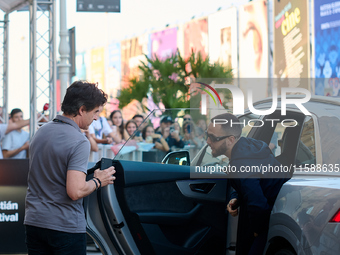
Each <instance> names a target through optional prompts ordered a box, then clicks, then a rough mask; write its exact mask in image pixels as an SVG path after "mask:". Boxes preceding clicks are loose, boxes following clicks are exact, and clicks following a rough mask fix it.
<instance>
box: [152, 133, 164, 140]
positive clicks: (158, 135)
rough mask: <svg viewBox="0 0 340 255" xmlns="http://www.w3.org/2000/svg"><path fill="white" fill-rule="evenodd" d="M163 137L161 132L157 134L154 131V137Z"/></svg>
mask: <svg viewBox="0 0 340 255" xmlns="http://www.w3.org/2000/svg"><path fill="white" fill-rule="evenodd" d="M161 137H162V135H161V134H156V133H154V134H153V135H152V138H159V139H160V138H161Z"/></svg>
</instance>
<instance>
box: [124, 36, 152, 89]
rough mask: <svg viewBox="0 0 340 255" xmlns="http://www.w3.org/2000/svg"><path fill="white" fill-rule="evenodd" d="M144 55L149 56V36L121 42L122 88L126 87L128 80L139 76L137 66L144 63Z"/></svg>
mask: <svg viewBox="0 0 340 255" xmlns="http://www.w3.org/2000/svg"><path fill="white" fill-rule="evenodd" d="M144 54H145V55H147V56H150V34H144V35H142V36H139V37H134V38H131V39H128V40H124V41H122V42H121V63H122V64H121V68H122V72H121V73H122V87H123V88H124V87H127V86H128V84H129V80H130V79H131V78H133V77H139V76H140V70H139V69H138V66H139V65H140V64H141V61H142V62H144V63H146V62H147V60H146V58H145V56H144Z"/></svg>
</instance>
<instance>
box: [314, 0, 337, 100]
mask: <svg viewBox="0 0 340 255" xmlns="http://www.w3.org/2000/svg"><path fill="white" fill-rule="evenodd" d="M339 49H340V1H334V0H314V56H315V63H314V65H315V66H314V67H315V78H316V79H315V94H316V95H325V96H340V85H339V78H340V56H339V52H340V51H339Z"/></svg>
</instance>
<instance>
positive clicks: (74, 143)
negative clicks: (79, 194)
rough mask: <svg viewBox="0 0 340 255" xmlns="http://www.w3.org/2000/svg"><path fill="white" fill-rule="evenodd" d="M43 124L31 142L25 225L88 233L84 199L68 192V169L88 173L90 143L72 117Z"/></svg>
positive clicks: (58, 118)
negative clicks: (69, 194)
mask: <svg viewBox="0 0 340 255" xmlns="http://www.w3.org/2000/svg"><path fill="white" fill-rule="evenodd" d="M56 119H57V120H59V122H55V121H51V122H49V123H47V124H45V125H43V126H42V127H41V128H40V129H39V130H38V131H37V132H36V134H35V135H34V137H33V139H32V141H31V144H30V148H29V150H30V153H29V159H30V160H29V173H28V189H27V194H26V207H25V221H24V224H25V225H31V226H36V227H41V228H47V229H53V230H57V231H63V232H68V233H85V232H86V221H85V214H84V209H83V206H82V203H83V199H78V200H76V201H73V200H72V199H71V198H70V197H69V196H68V195H67V191H66V175H67V171H68V170H77V171H82V172H84V173H86V170H87V163H88V158H89V154H90V143H89V141H88V140H87V139H86V137H85V136H84V135H83V134H82V133H81V131H80V129H79V127H78V125H77V124H76V123H75V122H74V121H73V120H71V119H69V118H67V117H64V116H61V115H58V116H57V117H56Z"/></svg>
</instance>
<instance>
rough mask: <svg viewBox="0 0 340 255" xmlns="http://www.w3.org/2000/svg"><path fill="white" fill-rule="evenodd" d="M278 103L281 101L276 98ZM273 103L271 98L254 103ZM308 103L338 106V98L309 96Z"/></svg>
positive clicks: (339, 100) (297, 97)
mask: <svg viewBox="0 0 340 255" xmlns="http://www.w3.org/2000/svg"><path fill="white" fill-rule="evenodd" d="M277 98H278V101H281V96H278V97H277ZM286 98H287V99H300V98H305V96H304V95H287V97H286ZM272 101H273V98H272V97H267V98H264V99H262V100H259V101H256V102H254V106H255V105H259V104H263V103H271V102H272ZM308 103H326V104H333V105H339V106H340V97H327V96H314V95H313V96H311V98H310V100H309V101H308V102H306V104H308Z"/></svg>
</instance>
